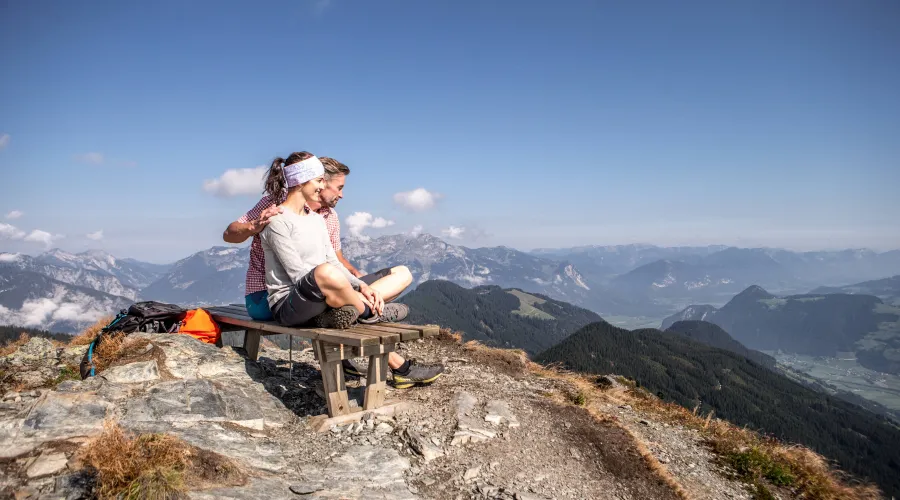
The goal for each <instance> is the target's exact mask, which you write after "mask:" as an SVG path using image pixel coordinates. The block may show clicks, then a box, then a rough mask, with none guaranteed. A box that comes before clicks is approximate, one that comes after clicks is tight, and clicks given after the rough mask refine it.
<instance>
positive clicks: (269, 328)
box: [205, 304, 439, 417]
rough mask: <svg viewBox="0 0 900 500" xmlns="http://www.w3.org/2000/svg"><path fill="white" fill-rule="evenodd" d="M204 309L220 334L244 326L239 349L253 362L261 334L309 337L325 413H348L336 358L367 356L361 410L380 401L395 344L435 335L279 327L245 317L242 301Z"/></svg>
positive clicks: (413, 328) (399, 328) (402, 328)
mask: <svg viewBox="0 0 900 500" xmlns="http://www.w3.org/2000/svg"><path fill="white" fill-rule="evenodd" d="M205 309H206V310H207V311H208V312H209V314H210V315H211V316H212V318H213V319H214V320H215V321H216V323H218V324H219V326H220V327H221V328H222V331H223V332H228V331H237V330H244V332H245V333H244V349H245V350H246V351H247V357H249V358H250V359H252V360H254V361H255V360H256V359H257V358H258V356H259V342H260V339H261V338H262V337H265V336H268V335H281V334H283V335H290V336H291V337H302V338H306V339H309V340H310V341H312V345H313V353H314V354H315V356H316V360H317V361H318V362H319V364H320V365H321V367H322V385H323V388H324V390H325V395H326V398H325V399H326V401H327V403H328V415H329V416H330V417H335V416H337V415H347V414H349V413H350V412H351V408H350V404H349V401H348V397H347V387H346V385H345V382H344V369H343V367H342V366H341V360H344V359H350V358H358V357H368V358H369V369H368V372H367V373H366V392H365V397H364V398H365V399H364V401H363V409H365V410H374V409H375V408H378V407H380V406H381V405H382V404H383V403H384V393H385V386H386V380H387V368H388V366H387V360H388V356H389V355H390V353H391V352H393V351H394V350H395V349H396V346H397V343H398V342H401V341H408V340H416V339H420V338H425V337H431V336H435V335H437V334H438V331H439V328H438V327H437V326H435V325H426V326H420V325H405V324H402V323H380V324H378V325H355V326H353V327H352V328H349V329H347V330H333V329H329V328H305V327H290V326H282V325H279V324H278V323H275V322H274V321H257V320H255V319H253V318H251V317H250V316H248V315H247V309H246V308H245V307H244V305H243V304H232V305H228V306H217V307H208V308H205ZM291 345H293V341H291Z"/></svg>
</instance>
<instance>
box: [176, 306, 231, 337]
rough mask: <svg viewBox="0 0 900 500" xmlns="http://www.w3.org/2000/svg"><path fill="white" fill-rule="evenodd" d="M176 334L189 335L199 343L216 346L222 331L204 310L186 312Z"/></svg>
mask: <svg viewBox="0 0 900 500" xmlns="http://www.w3.org/2000/svg"><path fill="white" fill-rule="evenodd" d="M178 333H183V334H185V335H190V336H191V337H194V338H195V339H197V340H199V341H200V342H206V343H207V344H216V343H218V342H219V339H220V338H221V336H222V329H221V328H219V325H218V324H217V323H216V322H215V320H213V319H212V316H210V315H209V313H208V312H206V311H205V310H204V309H193V310H191V311H188V312H187V315H186V316H185V317H184V321H182V322H181V326H180V327H179V328H178Z"/></svg>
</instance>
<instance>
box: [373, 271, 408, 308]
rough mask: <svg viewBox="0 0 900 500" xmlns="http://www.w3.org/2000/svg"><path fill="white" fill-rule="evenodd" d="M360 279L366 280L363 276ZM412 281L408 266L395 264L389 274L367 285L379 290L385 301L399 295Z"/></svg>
mask: <svg viewBox="0 0 900 500" xmlns="http://www.w3.org/2000/svg"><path fill="white" fill-rule="evenodd" d="M361 279H362V280H363V281H366V280H365V276H363V277H362V278H361ZM412 281H413V276H412V273H411V272H410V270H409V268H408V267H406V266H396V267H392V268H391V269H390V274H388V275H387V276H384V277H381V278H379V279H377V280H376V281H373V282H372V283H369V286H370V287H372V288H374V289H375V290H378V291H379V292H381V296H382V297H384V301H385V302H390V301H392V300H395V299H396V298H397V297H399V296H400V294H401V293H403V290H406V288H407V287H409V285H411V284H412Z"/></svg>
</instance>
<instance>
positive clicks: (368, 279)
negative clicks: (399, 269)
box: [359, 267, 391, 285]
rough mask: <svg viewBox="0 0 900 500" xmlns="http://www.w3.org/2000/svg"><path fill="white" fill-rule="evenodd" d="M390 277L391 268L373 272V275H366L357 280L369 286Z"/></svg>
mask: <svg viewBox="0 0 900 500" xmlns="http://www.w3.org/2000/svg"><path fill="white" fill-rule="evenodd" d="M390 275H391V268H389V267H386V268H384V269H382V270H380V271H375V272H374V273H371V274H367V275H365V276H361V277H360V278H359V279H360V280H361V281H362V282H363V283H365V284H367V285H371V284H372V283H375V282H376V281H378V280H380V279H381V278H384V277H385V276H390Z"/></svg>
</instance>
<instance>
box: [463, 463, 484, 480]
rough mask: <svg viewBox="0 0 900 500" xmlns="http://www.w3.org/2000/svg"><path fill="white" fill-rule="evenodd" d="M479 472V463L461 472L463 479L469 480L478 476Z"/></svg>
mask: <svg viewBox="0 0 900 500" xmlns="http://www.w3.org/2000/svg"><path fill="white" fill-rule="evenodd" d="M479 474H481V466H480V465H478V466H476V467H470V468H468V469H466V472H465V473H463V480H464V481H471V480H472V479H475V478H476V477H478V475H479Z"/></svg>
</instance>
